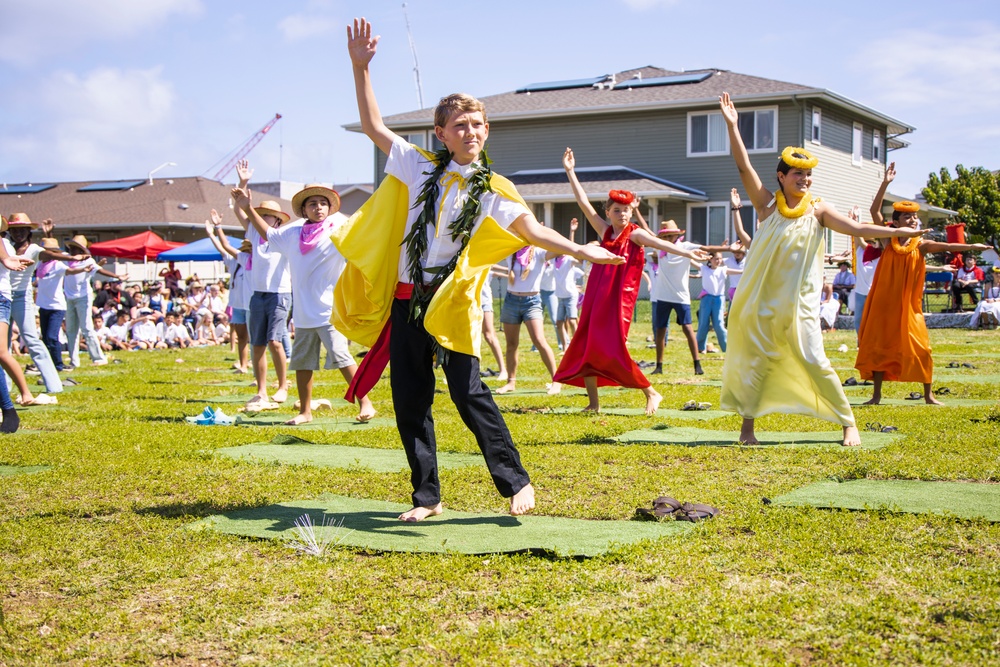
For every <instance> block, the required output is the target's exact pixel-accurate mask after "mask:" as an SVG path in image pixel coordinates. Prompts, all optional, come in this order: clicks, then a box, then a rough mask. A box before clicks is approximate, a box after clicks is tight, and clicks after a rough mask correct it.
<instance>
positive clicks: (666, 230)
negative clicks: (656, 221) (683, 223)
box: [656, 220, 684, 236]
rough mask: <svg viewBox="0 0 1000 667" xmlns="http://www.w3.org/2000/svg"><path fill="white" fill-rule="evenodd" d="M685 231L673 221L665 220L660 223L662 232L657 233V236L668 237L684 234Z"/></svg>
mask: <svg viewBox="0 0 1000 667" xmlns="http://www.w3.org/2000/svg"><path fill="white" fill-rule="evenodd" d="M683 233H684V230H683V229H681V228H679V227H678V226H677V223H676V222H674V221H673V220H664V221H663V222H661V223H660V230H659V231H658V232H656V235H657V236H667V235H668V234H683Z"/></svg>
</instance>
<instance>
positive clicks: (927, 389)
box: [924, 383, 944, 405]
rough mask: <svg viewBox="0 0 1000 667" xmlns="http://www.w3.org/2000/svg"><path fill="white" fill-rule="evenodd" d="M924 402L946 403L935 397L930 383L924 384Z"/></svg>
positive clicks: (928, 403) (931, 403) (932, 403)
mask: <svg viewBox="0 0 1000 667" xmlns="http://www.w3.org/2000/svg"><path fill="white" fill-rule="evenodd" d="M924 402H925V403H927V405H944V403H942V402H941V401H939V400H937V399H936V398H934V394H932V393H931V385H930V384H929V383H928V384H925V385H924Z"/></svg>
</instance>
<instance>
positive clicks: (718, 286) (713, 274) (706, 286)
mask: <svg viewBox="0 0 1000 667" xmlns="http://www.w3.org/2000/svg"><path fill="white" fill-rule="evenodd" d="M701 288H702V289H703V290H705V293H706V294H711V295H712V296H723V295H725V293H726V267H725V265H722V266H719V268H717V269H713V268H712V267H710V266H708V265H705V266H703V267H701Z"/></svg>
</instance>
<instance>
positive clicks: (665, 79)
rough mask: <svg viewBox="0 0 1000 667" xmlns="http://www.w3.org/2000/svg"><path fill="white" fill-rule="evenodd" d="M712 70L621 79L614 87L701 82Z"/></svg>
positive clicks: (643, 86)
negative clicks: (650, 77)
mask: <svg viewBox="0 0 1000 667" xmlns="http://www.w3.org/2000/svg"><path fill="white" fill-rule="evenodd" d="M710 76H712V72H694V73H691V74H674V75H673V76H658V77H655V78H652V79H629V80H628V81H622V82H621V83H619V84H618V85H616V86H615V88H649V87H650V86H676V85H678V84H682V83H701V82H702V81H704V80H705V79H707V78H708V77H710Z"/></svg>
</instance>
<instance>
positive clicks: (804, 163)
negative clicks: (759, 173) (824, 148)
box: [781, 146, 819, 169]
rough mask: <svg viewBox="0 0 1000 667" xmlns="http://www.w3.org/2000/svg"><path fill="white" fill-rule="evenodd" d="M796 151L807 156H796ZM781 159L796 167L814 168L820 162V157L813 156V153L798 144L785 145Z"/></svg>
mask: <svg viewBox="0 0 1000 667" xmlns="http://www.w3.org/2000/svg"><path fill="white" fill-rule="evenodd" d="M795 153H798V154H799V155H805V157H795ZM781 161H782V162H784V163H785V164H787V165H788V166H789V167H793V168H795V169H813V168H814V167H815V166H816V165H818V164H819V158H816V157H813V155H812V153H810V152H809V151H807V150H806V149H804V148H799V147H797V146H785V150H783V151H781Z"/></svg>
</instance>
